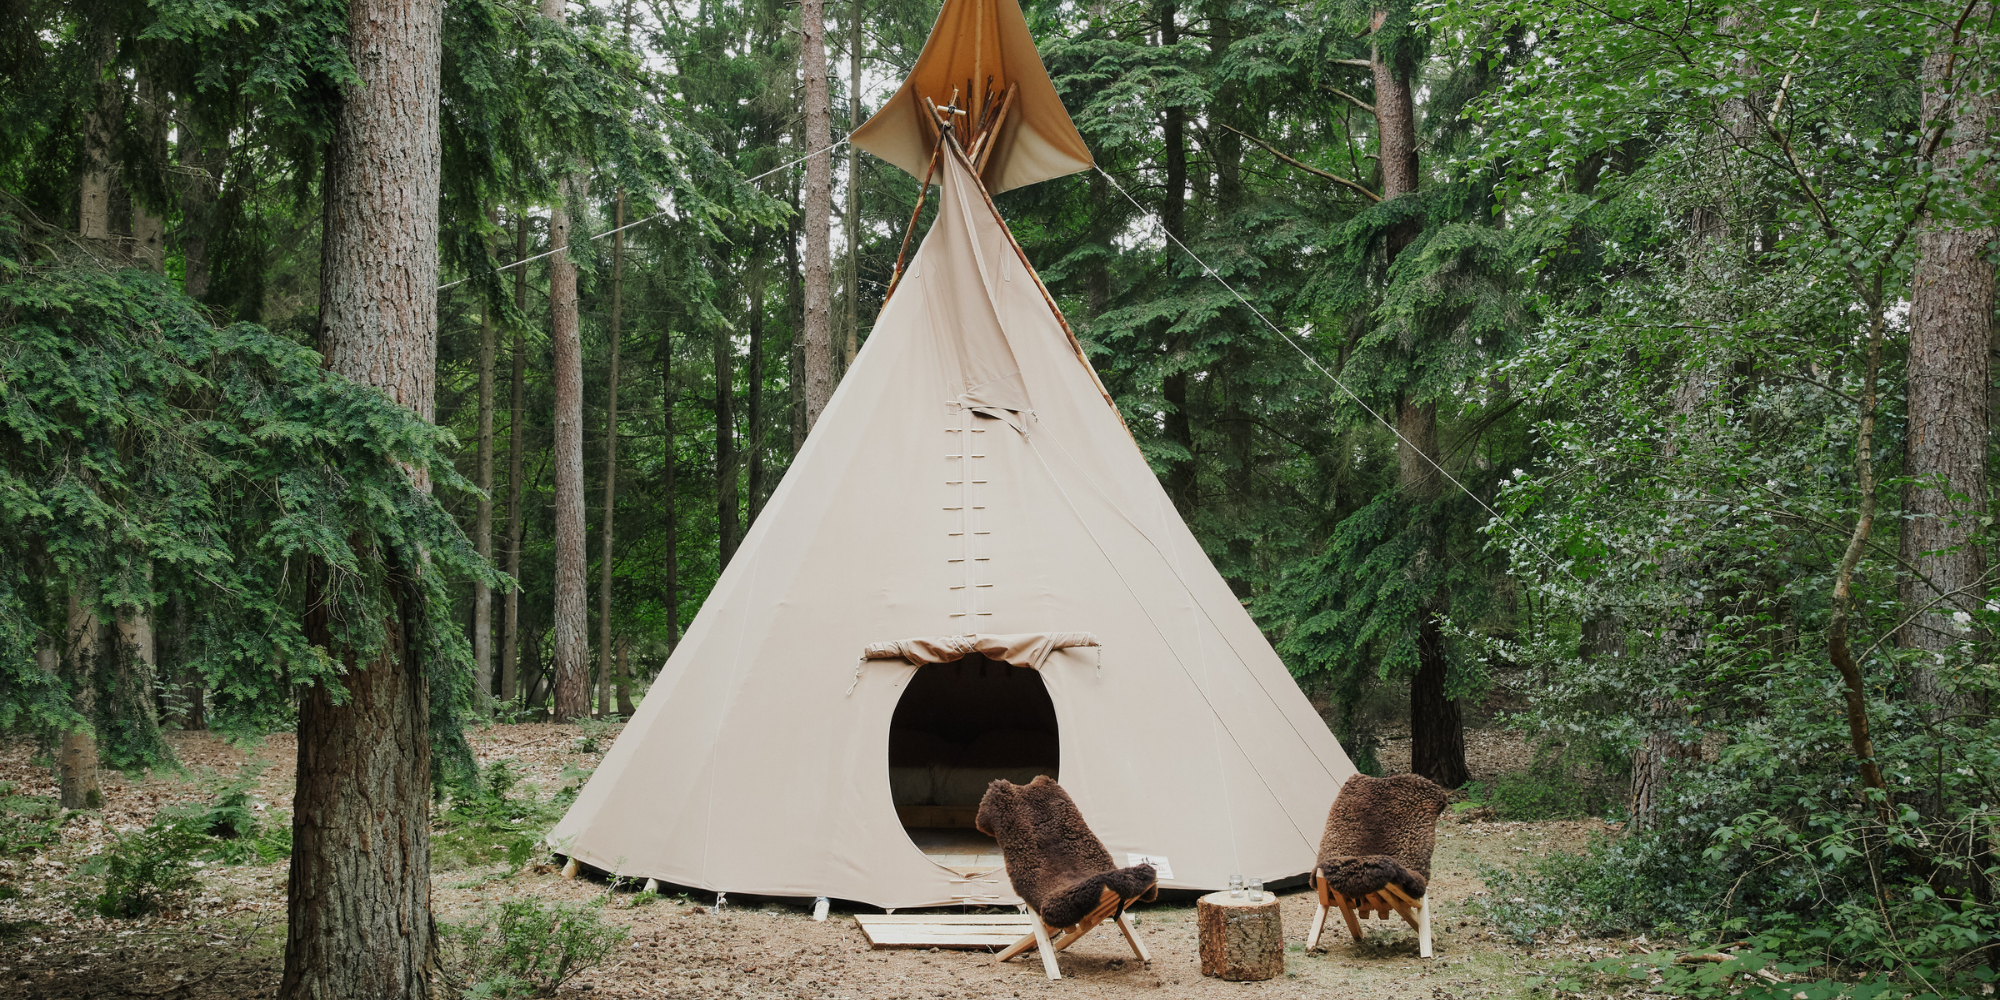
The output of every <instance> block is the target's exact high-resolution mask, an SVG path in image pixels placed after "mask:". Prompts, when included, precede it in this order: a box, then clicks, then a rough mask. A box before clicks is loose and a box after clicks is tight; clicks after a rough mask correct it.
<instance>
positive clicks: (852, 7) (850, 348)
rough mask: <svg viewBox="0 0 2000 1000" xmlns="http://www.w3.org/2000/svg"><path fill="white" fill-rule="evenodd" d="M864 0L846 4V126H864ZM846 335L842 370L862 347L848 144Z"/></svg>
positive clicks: (854, 162) (857, 189)
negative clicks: (862, 80) (862, 21)
mask: <svg viewBox="0 0 2000 1000" xmlns="http://www.w3.org/2000/svg"><path fill="white" fill-rule="evenodd" d="M863 10H864V7H863V4H862V0H850V2H849V3H848V5H847V129H848V131H850V132H852V131H853V130H855V129H857V128H859V127H861V123H862V122H864V121H866V120H867V119H866V118H865V117H863V116H862V114H861V17H862V12H863ZM845 221H846V223H847V316H846V319H847V337H846V339H845V341H844V343H843V345H842V347H841V352H840V370H841V371H842V372H846V371H847V370H848V369H849V368H852V367H854V356H855V355H856V354H858V353H860V351H861V150H860V148H859V147H857V146H855V145H853V144H852V143H850V144H848V147H847V213H846V220H845Z"/></svg>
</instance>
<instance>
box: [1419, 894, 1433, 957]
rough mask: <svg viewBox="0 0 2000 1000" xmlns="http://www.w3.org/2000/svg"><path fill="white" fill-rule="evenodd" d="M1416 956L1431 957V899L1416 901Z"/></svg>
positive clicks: (1427, 897) (1428, 897) (1427, 896)
mask: <svg viewBox="0 0 2000 1000" xmlns="http://www.w3.org/2000/svg"><path fill="white" fill-rule="evenodd" d="M1417 955H1418V956H1419V957H1422V958H1430V957H1431V897H1430V896H1429V895H1428V894H1426V895H1425V896H1424V898H1422V899H1419V900H1417Z"/></svg>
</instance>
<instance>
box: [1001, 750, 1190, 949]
mask: <svg viewBox="0 0 2000 1000" xmlns="http://www.w3.org/2000/svg"><path fill="white" fill-rule="evenodd" d="M975 825H976V826H978V828H979V832H981V833H983V834H986V835H987V836H989V837H992V838H993V839H995V840H998V841H999V842H1000V853H1001V855H1002V856H1003V857H1005V858H1006V859H1007V880H1008V881H1009V882H1012V883H1013V885H1014V894H1015V895H1017V896H1020V897H1021V900H1022V902H1025V903H1027V904H1028V906H1029V908H1030V909H1032V910H1034V911H1035V912H1036V913H1038V914H1040V915H1041V918H1042V920H1043V921H1044V922H1045V923H1047V924H1048V925H1049V926H1051V927H1068V926H1070V925H1072V924H1074V923H1076V922H1077V921H1079V920H1082V919H1083V918H1084V917H1085V916H1087V915H1088V914H1089V913H1090V911H1092V910H1094V909H1096V908H1097V903H1098V900H1099V899H1100V898H1101V896H1102V895H1103V890H1104V889H1105V888H1106V887H1109V888H1110V889H1111V891H1112V892H1115V893H1117V894H1118V898H1119V900H1120V901H1121V902H1120V909H1123V908H1124V907H1125V906H1129V905H1131V904H1132V903H1135V902H1150V901H1152V900H1153V899H1154V898H1156V897H1158V896H1159V894H1160V890H1159V888H1158V885H1157V883H1158V881H1159V875H1158V874H1157V873H1156V872H1154V871H1153V866H1152V865H1136V866H1134V867H1131V868H1115V867H1113V866H1112V864H1111V852H1110V851H1107V850H1105V849H1104V842H1103V841H1101V840H1098V839H1097V835H1096V834H1094V833H1091V832H1090V827H1088V826H1086V825H1084V822H1083V814H1082V813H1080V812H1078V811H1077V808H1076V803H1075V802H1074V801H1072V800H1071V799H1070V797H1069V793H1068V792H1065V791H1063V788H1062V786H1061V785H1058V784H1056V783H1055V781H1054V779H1052V778H1050V777H1049V776H1048V775H1046V774H1044V775H1041V776H1039V777H1037V778H1036V779H1035V780H1033V781H1031V782H1029V783H1027V784H1025V785H1016V784H1014V783H1013V782H1011V781H1007V780H1004V779H1002V780H999V781H995V782H993V783H992V784H990V785H988V786H986V797H985V798H984V799H981V800H980V802H979V819H978V821H977V822H976V824H975Z"/></svg>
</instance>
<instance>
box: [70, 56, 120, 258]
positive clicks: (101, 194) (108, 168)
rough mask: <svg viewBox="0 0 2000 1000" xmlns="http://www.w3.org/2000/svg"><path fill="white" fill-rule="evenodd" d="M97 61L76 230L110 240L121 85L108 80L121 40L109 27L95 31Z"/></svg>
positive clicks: (86, 125) (86, 118)
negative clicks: (115, 133)
mask: <svg viewBox="0 0 2000 1000" xmlns="http://www.w3.org/2000/svg"><path fill="white" fill-rule="evenodd" d="M94 30H95V31H96V33H97V37H96V39H95V42H96V46H97V53H96V56H97V61H96V64H95V65H94V66H92V68H91V69H92V72H91V75H90V80H91V84H92V86H94V87H95V88H96V93H95V94H94V95H92V100H91V103H90V105H89V107H88V110H86V111H85V112H84V114H83V177H82V179H81V182H80V186H79V192H78V196H77V212H76V229H77V232H78V234H80V235H81V236H82V237H83V238H84V239H86V240H108V239H110V238H111V183H112V163H111V147H112V144H113V142H114V141H115V140H116V136H115V135H113V133H112V130H113V129H114V128H116V127H117V123H118V104H119V93H118V90H119V87H120V83H119V82H116V81H114V80H112V79H107V77H108V76H109V72H110V67H111V60H112V59H113V58H115V57H116V56H117V54H118V38H117V36H116V35H115V34H114V33H113V31H112V29H111V27H110V26H109V25H103V26H99V27H96V28H95V29H94Z"/></svg>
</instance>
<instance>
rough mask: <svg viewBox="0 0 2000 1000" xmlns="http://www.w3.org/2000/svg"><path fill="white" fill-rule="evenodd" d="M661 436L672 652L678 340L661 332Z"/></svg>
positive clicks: (676, 596) (676, 631) (676, 619)
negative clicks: (676, 355) (664, 452)
mask: <svg viewBox="0 0 2000 1000" xmlns="http://www.w3.org/2000/svg"><path fill="white" fill-rule="evenodd" d="M660 439H661V440H662V441H664V442H666V444H665V446H664V447H665V449H666V454H665V455H663V456H662V457H661V459H660V497H661V500H662V503H663V504H664V505H665V507H666V509H665V510H664V511H662V512H661V513H660V520H661V522H663V523H664V524H665V526H666V536H667V537H666V538H665V539H664V540H663V542H662V547H663V548H664V549H666V559H665V562H666V565H665V566H662V567H660V570H661V573H660V575H661V576H662V577H663V578H664V579H662V581H661V583H662V589H663V590H664V593H662V594H661V595H660V603H661V604H662V605H663V606H665V607H666V609H667V652H669V653H671V652H673V650H674V647H675V646H678V645H680V641H681V579H680V572H681V555H680V547H681V517H680V498H679V495H678V494H677V493H676V490H677V489H678V487H677V486H676V484H675V483H674V471H675V469H674V466H675V463H676V462H677V461H678V456H679V453H678V451H677V450H676V448H675V446H674V342H673V335H672V334H671V333H668V332H666V331H662V332H661V333H660Z"/></svg>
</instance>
